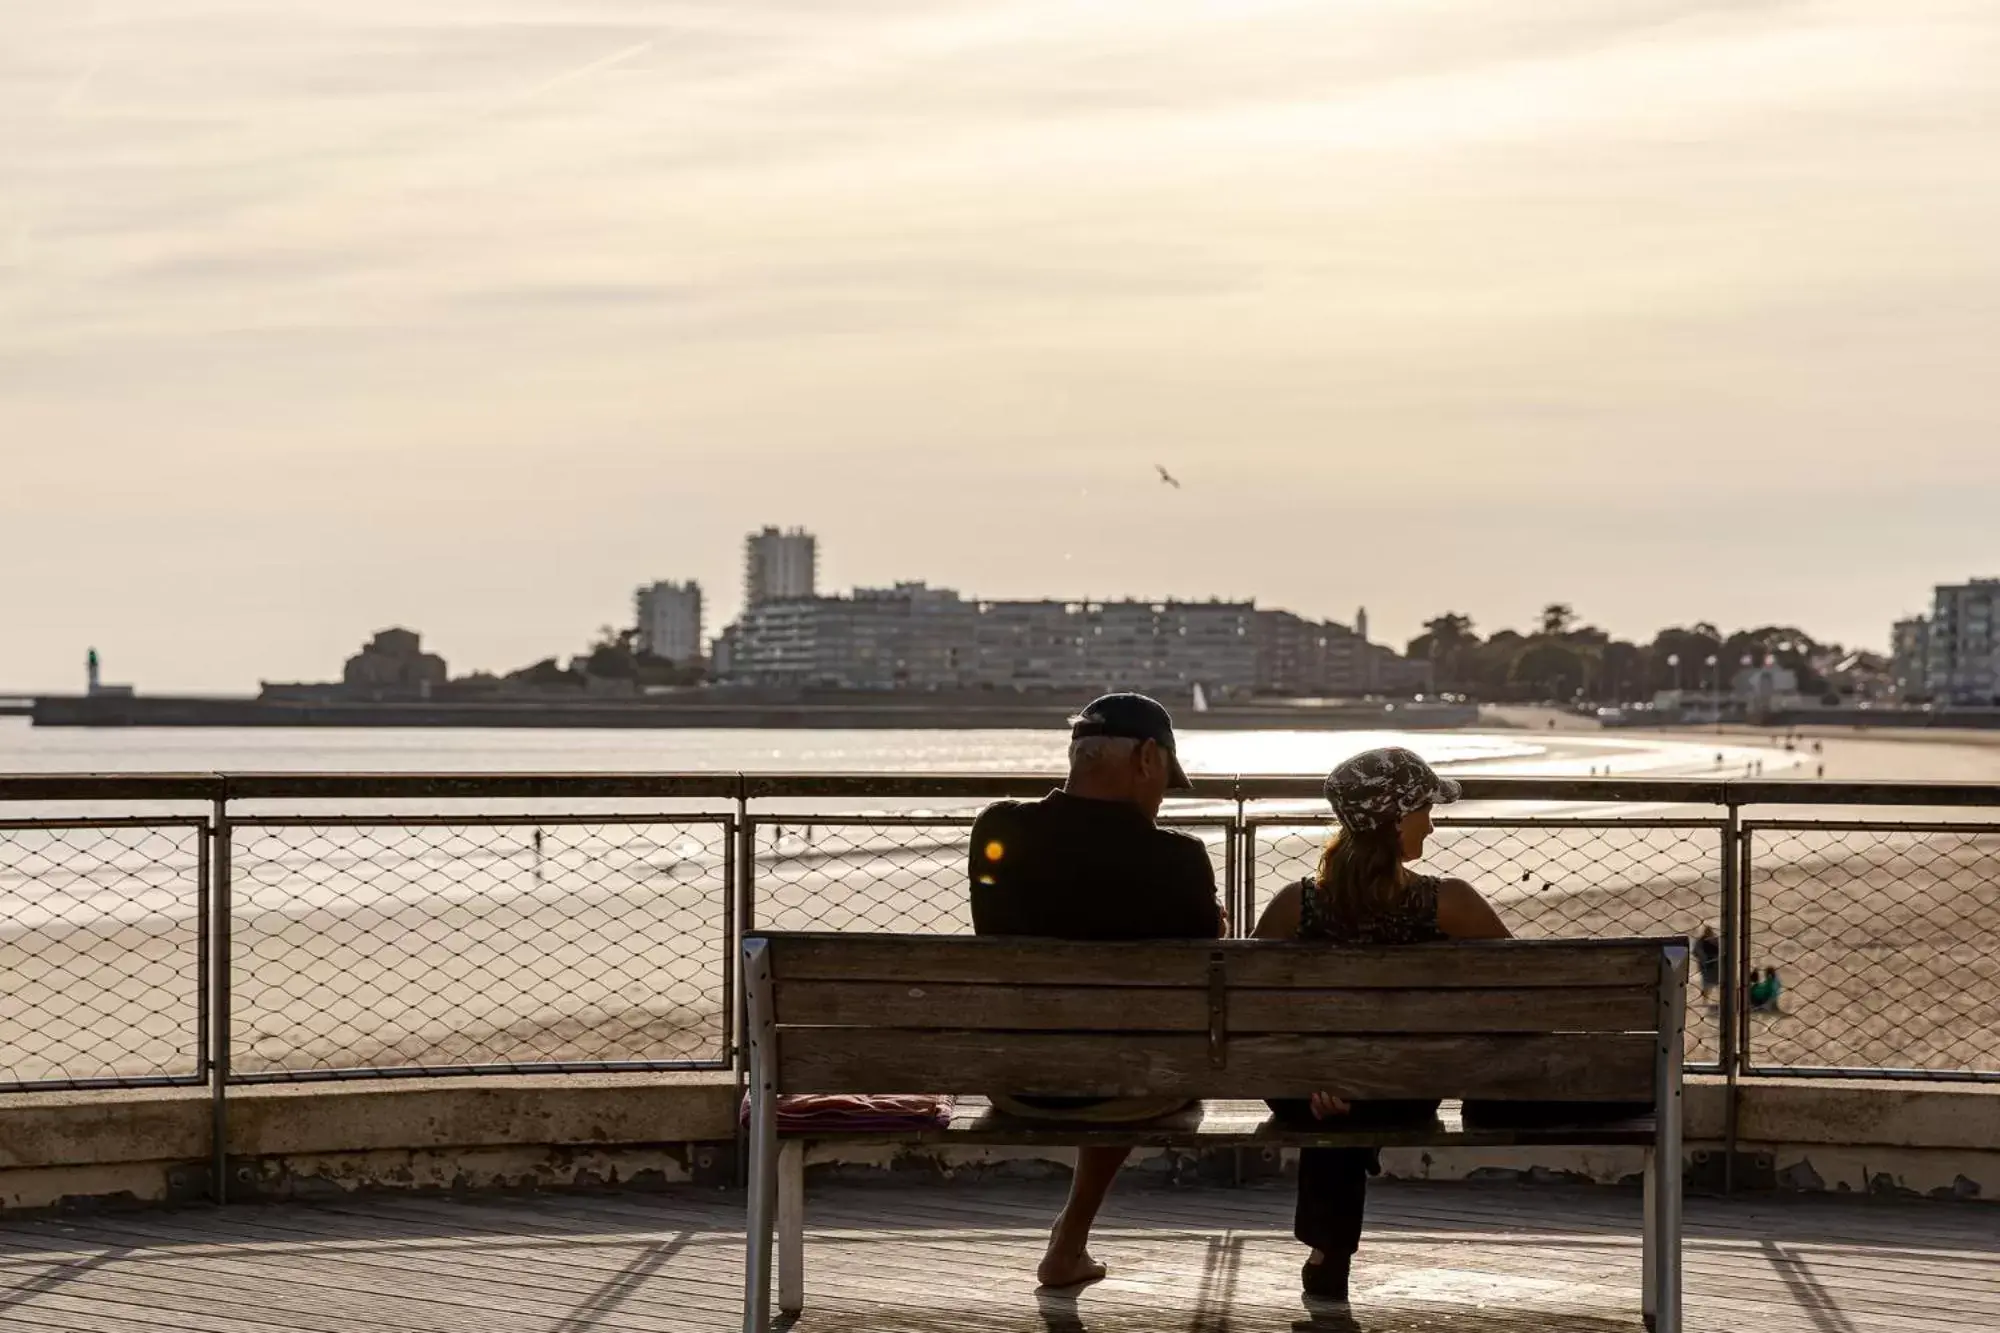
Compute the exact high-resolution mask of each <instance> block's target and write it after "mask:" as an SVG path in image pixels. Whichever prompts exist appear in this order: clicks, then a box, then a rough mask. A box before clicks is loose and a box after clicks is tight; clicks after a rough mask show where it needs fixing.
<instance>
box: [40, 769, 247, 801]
mask: <svg viewBox="0 0 2000 1333" xmlns="http://www.w3.org/2000/svg"><path fill="white" fill-rule="evenodd" d="M225 782H226V779H225V778H223V776H222V775H221V774H219V773H0V801H219V800H221V799H223V797H224V795H225V786H224V784H225Z"/></svg>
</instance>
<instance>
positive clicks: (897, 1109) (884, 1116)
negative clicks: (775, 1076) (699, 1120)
mask: <svg viewBox="0 0 2000 1333" xmlns="http://www.w3.org/2000/svg"><path fill="white" fill-rule="evenodd" d="M957 1100H958V1099H957V1098H956V1097H951V1096H946V1095H944V1094H942V1093H935V1092H919V1093H883V1094H877V1095H874V1096H862V1095H859V1094H851V1093H796V1094H791V1095H787V1096H781V1097H779V1098H778V1132H779V1133H780V1134H785V1133H794V1134H795V1133H799V1132H802V1131H805V1130H813V1129H838V1130H842V1131H849V1130H881V1131H883V1132H885V1133H887V1132H893V1131H895V1130H899V1129H943V1128H944V1127H945V1126H946V1125H949V1124H950V1123H951V1111H952V1107H953V1106H954V1105H955V1104H956V1103H957ZM742 1114H743V1123H744V1124H746V1125H747V1124H749V1123H750V1099H749V1098H748V1097H745V1098H744V1099H743V1112H742Z"/></svg>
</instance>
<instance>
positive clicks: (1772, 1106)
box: [0, 1074, 2000, 1208]
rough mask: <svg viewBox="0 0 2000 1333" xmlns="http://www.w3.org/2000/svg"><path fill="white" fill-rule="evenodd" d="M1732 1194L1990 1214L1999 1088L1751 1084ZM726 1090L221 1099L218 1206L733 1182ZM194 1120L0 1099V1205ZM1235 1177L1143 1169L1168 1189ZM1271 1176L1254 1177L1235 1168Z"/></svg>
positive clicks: (198, 1151)
mask: <svg viewBox="0 0 2000 1333" xmlns="http://www.w3.org/2000/svg"><path fill="white" fill-rule="evenodd" d="M1738 1096H1739V1099H1740V1100H1739V1102H1738V1116H1739V1133H1740V1144H1741V1152H1740V1155H1739V1158H1738V1161H1737V1181H1736V1184H1737V1187H1738V1188H1748V1189H1777V1190H1834V1191H1852V1192H1870V1193H1898V1194H1911V1195H1921V1196H1935V1197H1950V1198H1978V1199H1987V1200H1992V1199H1996V1198H2000V1086H1996V1085H1969V1084H1958V1085H1933V1086H1913V1085H1909V1084H1900V1083H1860V1082H1800V1081H1790V1080H1777V1079H1771V1080H1757V1081H1750V1082H1745V1083H1743V1084H1742V1085H1740V1087H1739V1090H1738ZM1727 1105H1728V1089H1727V1087H1726V1085H1724V1084H1723V1083H1722V1081H1721V1080H1708V1079H1699V1080H1694V1081H1692V1082H1690V1084H1689V1086H1688V1091H1687V1126H1686V1131H1687V1138H1688V1143H1689V1170H1690V1181H1691V1183H1692V1184H1693V1186H1694V1188H1696V1189H1710V1188H1719V1187H1720V1184H1721V1178H1722V1160H1721V1158H1722V1155H1721V1151H1720V1147H1721V1142H1722V1139H1723V1135H1724V1124H1725V1117H1726V1112H1727ZM736 1119H737V1117H736V1090H735V1084H734V1081H733V1079H731V1078H730V1077H729V1076H728V1075H726V1074H720V1075H718V1074H688V1075H658V1076H646V1077H631V1076H562V1077H551V1078H525V1077H524V1078H480V1079H431V1080H408V1081H385V1082H376V1083H351V1084H324V1083H322V1084H307V1085H298V1086H292V1087H283V1086H277V1087H257V1088H242V1089H232V1091H231V1095H230V1099H229V1114H228V1125H229V1166H228V1175H229V1192H230V1196H231V1197H232V1198H233V1199H239V1200H242V1199H253V1198H298V1197H313V1196H320V1195H327V1194H335V1193H345V1192H350V1191H356V1190H373V1189H426V1190H467V1189H557V1188H589V1187H593V1186H610V1185H618V1186H622V1187H626V1188H651V1187H659V1186H664V1185H669V1184H681V1183H694V1184H713V1185H718V1186H721V1185H728V1184H731V1183H733V1182H734V1179H735V1162H734V1137H735V1126H736ZM211 1123H212V1120H211V1104H210V1101H209V1098H208V1095H207V1094H206V1093H205V1092H202V1091H200V1090H186V1091H181V1090H173V1091H165V1092H162V1091H151V1090H148V1091H145V1092H96V1093H67V1094H12V1095H8V1096H5V1097H0V1207H6V1208H51V1207H81V1206H93V1205H104V1204H115V1203H166V1202H176V1201H183V1200H197V1199H204V1198H206V1197H208V1191H209V1189H210V1184H211V1156H210V1126H211ZM1063 1156H1064V1155H1063V1154H1055V1155H1054V1156H1053V1157H1052V1156H1051V1155H1050V1154H1048V1153H1044V1152H1036V1151H1025V1150H992V1149H962V1150H953V1151H951V1152H949V1153H944V1154H939V1153H936V1152H913V1151H910V1150H906V1149H900V1148H893V1147H888V1146H884V1147H882V1148H865V1147H864V1148H845V1149H841V1150H839V1151H828V1152H818V1153H816V1154H815V1156H814V1157H813V1159H812V1160H813V1162H814V1163H816V1164H818V1166H819V1167H820V1170H821V1172H822V1173H824V1172H827V1171H836V1172H840V1171H856V1172H869V1171H874V1170H878V1169H886V1168H894V1169H899V1170H903V1171H912V1170H914V1171H918V1172H921V1173H935V1174H941V1175H959V1174H968V1175H973V1176H977V1175H979V1174H981V1173H984V1172H999V1173H1004V1174H1022V1173H1028V1174H1044V1173H1047V1172H1050V1171H1053V1170H1056V1169H1058V1164H1059V1162H1060V1160H1061V1159H1062V1158H1063ZM1245 1165H1246V1164H1244V1163H1241V1162H1235V1161H1232V1162H1230V1163H1228V1164H1227V1167H1226V1168H1224V1169H1220V1170H1218V1169H1215V1167H1216V1164H1214V1163H1209V1164H1203V1163H1198V1162H1192V1161H1190V1160H1189V1159H1187V1158H1186V1157H1185V1156H1184V1155H1177V1154H1158V1153H1154V1154H1147V1155H1145V1156H1144V1157H1143V1158H1142V1160H1141V1162H1140V1169H1141V1170H1142V1171H1148V1172H1153V1173H1158V1174H1167V1175H1172V1176H1175V1177H1188V1176H1197V1177H1200V1176H1211V1175H1223V1176H1226V1175H1228V1174H1231V1173H1233V1172H1234V1171H1236V1170H1238V1169H1242V1168H1243V1167H1244V1166H1245ZM1384 1165H1385V1167H1386V1169H1387V1170H1388V1171H1389V1172H1390V1174H1392V1175H1397V1176H1404V1177H1411V1178H1421V1179H1461V1178H1484V1177H1500V1178H1529V1179H1533V1178H1540V1177H1554V1178H1562V1179H1571V1180H1578V1179H1580V1180H1591V1181H1601V1182H1607V1183H1610V1182H1619V1181H1623V1180H1628V1179H1630V1178H1632V1177H1634V1176H1636V1175H1637V1173H1638V1170H1639V1154H1638V1153H1637V1152H1636V1151H1633V1150H1607V1149H1571V1150H1550V1149H1532V1150H1529V1149H1522V1150H1482V1151H1478V1152H1471V1151H1450V1152H1438V1151H1429V1152H1425V1151H1418V1150H1397V1151H1392V1152H1388V1153H1385V1154H1384ZM1247 1166H1248V1169H1249V1170H1250V1172H1251V1173H1252V1174H1268V1173H1272V1172H1276V1171H1280V1170H1282V1169H1283V1168H1284V1163H1283V1162H1282V1161H1279V1160H1277V1159H1275V1158H1273V1159H1271V1160H1268V1161H1264V1162H1252V1163H1248V1164H1247Z"/></svg>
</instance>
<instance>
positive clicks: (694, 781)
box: [225, 773, 742, 801]
mask: <svg viewBox="0 0 2000 1333" xmlns="http://www.w3.org/2000/svg"><path fill="white" fill-rule="evenodd" d="M225 781H226V782H227V784H228V798H229V799H230V800H232V801H272V800H321V799H325V800H332V799H347V800H353V799H358V798H369V799H375V800H397V801H403V800H426V799H437V798H444V799H452V798H460V799H463V798H471V797H478V798H482V799H503V798H504V799H510V800H553V799H558V798H561V799H577V798H583V797H592V798H636V797H682V798H715V799H722V800H733V799H735V797H736V794H737V791H738V790H739V788H740V786H741V783H742V779H741V778H740V777H739V776H738V775H737V774H735V773H232V774H229V775H228V776H227V777H226V779H225Z"/></svg>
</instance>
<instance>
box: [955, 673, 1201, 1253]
mask: <svg viewBox="0 0 2000 1333" xmlns="http://www.w3.org/2000/svg"><path fill="white" fill-rule="evenodd" d="M1189 786H1190V784H1189V782H1188V779H1187V774H1186V772H1185V771H1183V770H1182V768H1181V764H1180V759H1179V758H1178V756H1177V753H1176V750H1175V745H1174V724H1173V719H1172V718H1171V717H1170V716H1169V715H1168V713H1167V710H1166V709H1165V708H1163V707H1162V706H1161V705H1160V704H1159V703H1158V702H1156V701H1155V700H1152V699H1149V698H1147V697H1146V696H1145V695H1143V694H1107V695H1105V696H1104V697H1103V698H1101V699H1098V700H1096V701H1095V702H1093V703H1092V704H1090V705H1089V706H1088V707H1086V708H1085V709H1084V710H1083V712H1081V713H1079V714H1078V715H1077V716H1076V717H1074V718H1072V719H1070V742H1069V778H1068V780H1067V781H1066V782H1064V784H1063V785H1062V787H1061V788H1060V789H1059V790H1056V791H1052V792H1050V793H1049V794H1048V795H1047V796H1045V797H1043V798H1042V799H1041V800H1039V801H999V802H996V803H995V804H993V805H990V806H988V807H987V808H986V810H985V811H984V812H983V813H981V814H980V816H979V818H978V820H977V821H976V822H975V823H974V824H973V826H972V839H971V842H972V845H971V848H970V855H969V864H968V875H969V878H970V879H971V892H972V928H973V930H974V932H975V933H977V934H980V935H1028V936H1040V937H1042V938H1049V939H1067V940H1148V939H1198V940H1212V939H1219V938H1221V937H1222V936H1223V935H1224V934H1226V933H1227V931H1228V921H1227V919H1226V918H1225V917H1224V915H1223V911H1222V906H1221V903H1220V902H1219V901H1218V899H1217V897H1216V891H1215V867H1214V863H1213V862H1211V861H1210V860H1209V856H1208V849H1207V848H1206V847H1204V846H1203V845H1202V843H1201V840H1200V839H1198V838H1194V837H1190V836H1189V835H1188V834H1185V833H1177V832H1174V831H1172V830H1169V829H1163V828H1160V827H1158V826H1157V825H1156V824H1155V823H1154V821H1155V819H1156V818H1157V817H1158V816H1159V813H1160V804H1161V802H1162V801H1163V800H1164V799H1165V798H1166V794H1167V793H1168V792H1169V791H1185V790H1187V789H1188V788H1189ZM992 1100H993V1104H994V1106H995V1107H996V1108H997V1109H998V1110H1000V1111H1002V1112H1003V1113H1005V1114H1008V1115H1014V1116H1022V1117H1027V1118H1031V1119H1039V1120H1063V1121H1072V1122H1073V1121H1079V1120H1081V1121H1091V1122H1096V1123H1127V1122H1132V1121H1139V1120H1151V1119H1153V1118H1155V1117H1157V1116H1162V1115H1167V1114H1170V1113H1172V1112H1174V1111H1177V1110H1180V1109H1181V1108H1182V1107H1184V1106H1185V1105H1186V1104H1187V1102H1186V1099H1184V1098H1178V1097H1120V1098H1095V1097H1082V1098H1078V1097H1014V1096H1010V1095H1007V1094H1006V1093H1005V1092H999V1093H994V1094H993V1095H992ZM1130 1154H1131V1149H1130V1148H1079V1149H1077V1154H1076V1174H1075V1175H1074V1176H1072V1177H1071V1179H1070V1190H1069V1200H1068V1202H1067V1203H1065V1204H1064V1205H1063V1210H1062V1212H1061V1213H1060V1214H1059V1215H1058V1216H1057V1217H1056V1221H1055V1226H1054V1228H1053V1230H1052V1232H1051V1234H1050V1236H1049V1247H1048V1252H1047V1253H1046V1254H1045V1255H1044V1256H1043V1258H1042V1262H1041V1266H1040V1267H1039V1268H1038V1269H1036V1277H1037V1279H1038V1280H1039V1281H1040V1282H1041V1283H1042V1285H1044V1286H1047V1287H1072V1286H1076V1285H1077V1284H1079V1283H1083V1282H1094V1281H1096V1280H1097V1279H1098V1278H1101V1277H1103V1276H1104V1272H1105V1270H1104V1265H1102V1264H1100V1263H1098V1262H1096V1261H1095V1260H1093V1259H1092V1258H1091V1257H1090V1228H1091V1224H1092V1223H1093V1222H1094V1221H1095V1220H1096V1218H1097V1211H1098V1209H1099V1208H1101V1207H1102V1206H1103V1204H1104V1198H1105V1196H1106V1195H1107V1194H1108V1193H1109V1192H1110V1190H1111V1184H1112V1181H1113V1180H1115V1179H1116V1178H1117V1175H1118V1169H1119V1168H1120V1167H1121V1166H1123V1165H1124V1164H1125V1159H1126V1157H1128V1156H1129V1155H1130Z"/></svg>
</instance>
